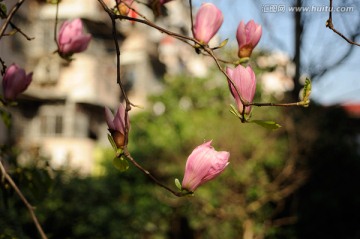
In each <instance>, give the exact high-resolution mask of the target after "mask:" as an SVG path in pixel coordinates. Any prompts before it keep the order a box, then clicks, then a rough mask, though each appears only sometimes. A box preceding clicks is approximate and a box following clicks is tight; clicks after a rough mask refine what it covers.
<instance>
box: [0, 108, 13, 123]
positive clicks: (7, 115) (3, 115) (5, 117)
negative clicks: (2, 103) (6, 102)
mask: <svg viewBox="0 0 360 239" xmlns="http://www.w3.org/2000/svg"><path fill="white" fill-rule="evenodd" d="M0 115H1V118H2V120H3V122H4V124H5V125H6V127H8V128H9V127H10V126H11V114H10V113H9V112H6V111H3V110H1V109H0Z"/></svg>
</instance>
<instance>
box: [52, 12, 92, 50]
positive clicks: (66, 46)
mask: <svg viewBox="0 0 360 239" xmlns="http://www.w3.org/2000/svg"><path fill="white" fill-rule="evenodd" d="M90 40H91V35H90V34H84V33H83V24H82V21H81V20H80V19H79V18H77V19H74V20H72V21H65V22H64V23H63V24H62V25H61V27H60V31H59V35H58V45H59V49H58V51H59V53H60V55H63V56H71V55H72V54H74V53H79V52H83V51H85V50H86V49H87V47H88V45H89V43H90Z"/></svg>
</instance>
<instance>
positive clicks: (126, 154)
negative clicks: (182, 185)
mask: <svg viewBox="0 0 360 239" xmlns="http://www.w3.org/2000/svg"><path fill="white" fill-rule="evenodd" d="M124 155H125V156H126V157H127V158H128V159H129V160H130V161H131V163H132V164H134V165H135V167H137V168H138V169H140V171H142V172H143V173H144V174H146V175H147V176H148V177H149V178H150V179H151V180H152V181H154V182H155V183H156V184H157V185H159V186H160V187H162V188H164V189H166V190H167V191H169V192H171V193H172V194H173V195H175V196H177V197H183V196H186V195H191V194H192V192H187V191H174V190H172V189H171V188H169V187H168V186H166V185H164V184H163V183H161V182H160V181H159V180H158V179H157V178H156V177H154V176H153V175H152V174H151V173H150V172H149V171H148V170H146V169H144V168H143V167H142V166H141V165H140V164H139V163H138V162H136V161H135V160H134V158H133V157H131V155H130V153H129V152H128V151H125V153H124Z"/></svg>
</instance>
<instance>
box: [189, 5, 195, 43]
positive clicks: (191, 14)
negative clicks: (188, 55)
mask: <svg viewBox="0 0 360 239" xmlns="http://www.w3.org/2000/svg"><path fill="white" fill-rule="evenodd" d="M189 6H190V24H191V32H192V35H193V37H195V32H194V19H193V13H192V10H193V7H192V1H191V0H189Z"/></svg>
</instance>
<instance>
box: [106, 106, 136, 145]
mask: <svg viewBox="0 0 360 239" xmlns="http://www.w3.org/2000/svg"><path fill="white" fill-rule="evenodd" d="M125 114H126V109H125V107H124V106H123V105H122V104H120V105H119V108H118V110H117V112H116V114H115V116H114V115H113V113H112V112H111V110H110V109H109V108H107V107H105V119H106V123H107V125H108V127H109V131H110V133H111V136H112V137H113V139H114V142H115V144H116V145H117V146H118V147H119V148H121V147H123V146H124V145H125V132H126V128H125V127H126V126H125ZM127 125H128V127H129V128H130V120H129V117H128V118H127Z"/></svg>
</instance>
